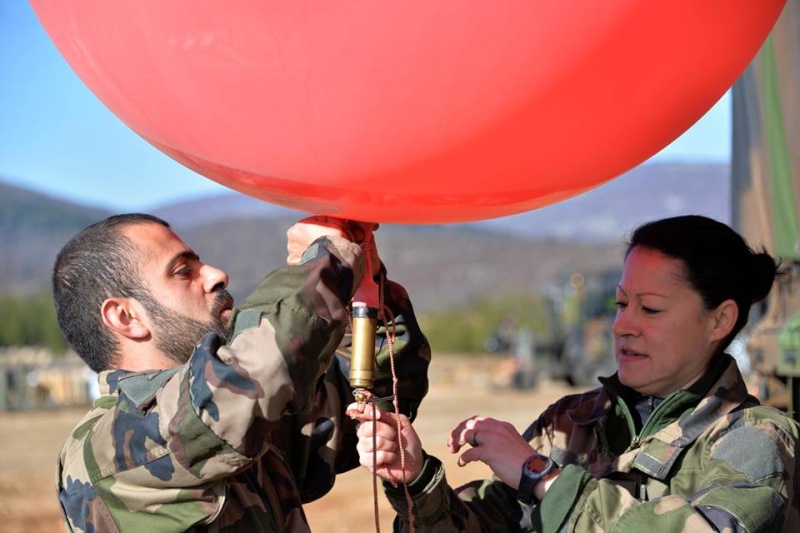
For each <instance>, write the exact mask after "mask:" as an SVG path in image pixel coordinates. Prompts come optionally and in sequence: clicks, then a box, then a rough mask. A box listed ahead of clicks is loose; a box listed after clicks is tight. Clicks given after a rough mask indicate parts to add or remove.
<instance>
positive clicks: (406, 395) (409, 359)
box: [58, 239, 430, 533]
mask: <svg viewBox="0 0 800 533" xmlns="http://www.w3.org/2000/svg"><path fill="white" fill-rule="evenodd" d="M363 270H364V262H363V259H362V256H361V254H360V252H359V249H358V247H357V245H354V244H352V243H349V242H346V241H344V240H342V239H321V240H318V241H316V242H315V244H314V245H312V246H311V247H310V248H309V250H308V251H307V252H306V255H305V256H304V261H303V264H301V265H298V266H293V267H286V268H283V269H280V270H277V271H275V272H273V273H272V274H270V275H269V276H267V277H266V278H265V279H264V281H263V282H262V283H261V284H260V286H259V287H258V289H257V290H256V291H255V292H254V293H253V295H251V296H250V297H249V298H248V299H247V300H246V301H245V302H244V304H243V305H242V306H241V308H239V309H237V310H236V312H235V317H234V328H233V334H232V336H231V341H230V342H229V343H228V345H222V344H221V342H220V339H219V337H217V336H216V335H214V334H209V335H207V336H206V337H205V338H204V339H203V341H202V342H201V344H200V345H199V346H198V347H197V348H196V349H195V352H194V353H193V354H192V357H191V358H190V360H189V361H188V362H187V363H186V364H184V365H182V366H180V367H178V368H175V369H170V370H161V371H153V372H139V373H132V372H126V371H124V370H116V371H106V372H103V373H101V375H100V376H99V379H100V383H101V387H102V396H101V397H100V398H99V399H98V400H97V401H96V402H95V403H94V405H93V406H92V409H91V410H90V411H89V413H88V414H87V415H86V416H85V417H84V419H83V420H82V421H81V422H80V423H79V424H78V426H77V427H76V428H75V430H74V431H73V432H72V434H71V436H70V437H69V438H68V439H67V442H66V443H65V444H64V447H63V448H62V450H61V455H60V461H59V472H58V493H59V499H60V502H61V506H62V509H63V512H64V515H65V517H66V522H67V526H68V528H69V529H71V530H74V531H85V532H87V533H88V532H107V531H142V532H146V533H156V532H166V531H174V532H178V531H248V532H255V531H287V532H296V531H308V529H309V528H308V524H307V521H306V517H305V515H304V513H303V509H302V506H301V504H302V503H303V502H307V501H311V500H314V499H316V498H318V497H320V496H321V495H323V494H325V493H326V492H327V491H328V490H330V488H331V486H332V485H333V482H334V478H335V476H336V474H337V473H340V472H344V471H346V470H349V469H351V468H354V467H356V466H357V465H358V455H357V452H356V450H355V443H356V442H357V438H356V435H355V431H356V426H355V424H354V422H353V421H352V420H350V419H349V418H348V417H347V416H345V413H344V410H345V408H346V406H347V404H348V403H350V402H351V401H352V390H351V389H350V387H349V385H348V381H347V358H346V354H347V350H346V344H347V337H346V329H347V325H348V311H347V309H346V305H347V303H348V302H349V300H350V298H351V296H352V294H353V291H354V289H355V286H356V285H357V284H358V283H359V281H360V278H361V276H362V274H363ZM385 292H386V296H385V300H386V305H387V306H388V307H389V308H390V309H391V310H392V312H393V314H394V317H395V323H396V327H397V329H396V335H397V342H396V343H395V345H394V351H395V354H396V356H397V368H396V373H397V375H398V377H399V379H400V382H399V391H400V392H399V396H400V397H401V398H400V400H401V401H400V405H401V408H402V409H403V410H404V411H405V412H406V413H407V414H409V415H411V416H413V415H414V414H415V413H416V409H417V407H418V405H419V403H420V401H421V400H422V398H423V396H424V395H425V393H426V392H427V386H428V381H427V367H428V362H429V360H430V352H429V348H428V345H427V341H426V340H425V338H424V336H423V335H422V334H421V332H420V331H419V328H418V326H417V323H416V320H415V318H414V315H413V311H412V308H411V305H410V302H409V300H408V297H407V294H406V293H405V291H404V290H403V289H402V288H401V287H400V286H398V285H396V284H393V283H390V284H389V285H388V287H387V289H386V291H385ZM385 340H386V339H385V336H384V335H381V334H380V332H379V335H378V342H380V343H381V346H380V351H379V353H378V367H379V368H378V372H377V375H378V378H377V379H376V386H375V389H374V392H375V394H376V395H378V396H381V395H388V394H390V393H391V390H392V388H391V373H390V371H389V360H388V356H387V352H388V348H387V346H385ZM341 346H345V348H344V349H341V348H340V351H339V352H338V353H335V352H336V350H337V347H341Z"/></svg>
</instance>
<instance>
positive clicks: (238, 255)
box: [0, 164, 730, 310]
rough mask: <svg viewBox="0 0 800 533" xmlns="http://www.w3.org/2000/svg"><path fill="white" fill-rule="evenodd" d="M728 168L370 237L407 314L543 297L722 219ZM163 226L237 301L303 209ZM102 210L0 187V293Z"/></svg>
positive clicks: (263, 209) (207, 209) (225, 198)
mask: <svg viewBox="0 0 800 533" xmlns="http://www.w3.org/2000/svg"><path fill="white" fill-rule="evenodd" d="M728 190H729V186H728V167H727V166H726V165H721V164H719V165H716V164H691V165H643V166H640V167H638V168H637V169H635V170H633V171H631V172H629V173H628V174H626V175H624V176H622V177H620V178H618V179H616V180H614V181H612V182H610V183H607V184H606V185H603V186H602V187H598V188H597V189H595V190H593V191H590V192H588V193H586V194H584V195H581V196H579V197H576V198H573V199H570V200H567V201H565V202H562V203H560V204H556V205H553V206H548V207H545V208H542V209H539V210H535V211H531V212H528V213H522V214H519V215H515V216H512V217H506V218H502V219H496V220H489V221H482V222H476V223H470V224H453V225H441V226H437V225H420V226H413V225H409V226H404V225H391V224H384V225H382V227H381V229H380V230H379V232H378V234H377V240H378V246H379V248H380V250H381V256H382V257H383V259H384V260H385V262H386V263H387V265H388V266H389V270H390V275H391V276H392V277H393V278H394V279H397V280H398V281H401V282H402V283H404V284H405V285H406V286H407V287H408V288H409V290H410V291H411V292H412V293H413V297H414V298H413V299H414V302H415V305H416V307H417V308H418V309H419V310H424V309H429V308H434V307H442V306H447V305H450V304H453V303H463V302H467V301H469V300H472V299H474V298H478V297H481V296H485V295H490V294H502V293H505V292H512V291H521V290H547V287H549V286H552V285H553V284H555V283H558V282H559V281H560V280H563V279H564V277H565V276H567V275H568V274H569V273H571V272H574V271H582V272H591V271H598V270H603V269H607V268H612V267H617V266H619V265H620V263H621V252H620V244H619V243H620V242H621V240H622V238H623V237H624V236H625V235H626V234H627V233H628V232H629V231H630V230H631V229H633V227H635V226H636V225H638V224H640V223H641V222H644V221H646V220H651V219H654V218H659V217H663V216H669V215H674V214H679V213H702V214H708V215H710V216H713V217H715V218H718V219H720V220H723V221H727V220H728V219H729V217H730V215H729V213H730V208H729V199H728V195H729V192H728ZM152 212H153V213H154V214H156V215H158V216H161V217H163V218H164V219H165V220H167V221H169V222H170V223H171V224H172V225H173V227H174V228H175V229H176V230H177V232H178V233H179V234H180V235H181V236H182V237H183V238H184V239H185V240H186V242H187V243H188V244H190V245H191V246H192V247H194V248H195V249H196V250H197V252H198V253H199V254H200V256H201V258H202V259H203V260H205V261H207V262H208V263H210V264H214V265H217V266H219V267H221V268H224V269H225V270H226V271H228V273H229V274H230V276H231V280H232V281H231V287H230V288H231V292H233V294H234V295H235V296H237V297H239V298H241V297H242V296H244V295H245V294H246V293H247V292H248V291H249V290H251V289H252V287H253V286H254V285H255V284H256V283H258V281H259V280H260V279H261V278H262V277H263V275H264V274H266V273H267V272H269V271H271V270H274V269H275V268H277V267H279V266H281V265H283V264H284V261H285V257H286V244H285V233H286V230H287V229H288V227H289V226H290V225H291V224H292V223H293V222H294V221H295V220H297V218H299V217H302V216H305V215H304V214H303V213H299V212H296V211H291V210H288V209H284V208H282V207H277V206H273V205H270V204H266V203H264V202H261V201H259V200H255V199H252V198H249V197H247V196H244V195H241V194H238V193H230V194H225V195H220V196H215V197H211V198H207V199H203V200H195V201H192V202H180V203H176V204H174V205H169V206H165V207H162V208H158V209H155V210H153V211H152ZM108 214H109V213H106V212H104V211H102V210H98V209H91V208H86V207H82V206H79V205H75V204H72V203H69V202H64V201H61V200H58V199H55V198H51V197H47V196H44V195H41V194H38V193H34V192H31V191H28V190H25V189H21V188H18V187H11V186H8V185H4V184H3V183H2V182H1V181H0V244H2V247H3V253H2V254H0V294H2V293H17V294H24V293H30V292H33V291H35V290H37V289H39V288H41V287H49V276H50V271H51V268H52V264H53V261H54V259H55V256H56V253H57V252H58V250H59V248H60V247H61V246H62V245H63V243H64V242H66V241H67V239H68V238H69V237H70V236H72V235H73V234H75V233H76V232H77V231H79V230H80V229H81V228H83V227H85V226H86V225H88V224H90V223H91V222H94V221H96V220H99V219H101V218H103V217H105V216H107V215H108Z"/></svg>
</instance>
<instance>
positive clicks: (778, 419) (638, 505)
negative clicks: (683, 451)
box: [542, 407, 800, 532]
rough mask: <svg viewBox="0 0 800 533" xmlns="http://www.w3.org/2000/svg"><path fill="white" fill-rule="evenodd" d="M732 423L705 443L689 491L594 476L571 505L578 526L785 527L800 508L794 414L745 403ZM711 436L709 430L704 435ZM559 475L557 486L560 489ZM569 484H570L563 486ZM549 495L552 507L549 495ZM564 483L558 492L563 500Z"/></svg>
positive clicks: (622, 529) (750, 529)
mask: <svg viewBox="0 0 800 533" xmlns="http://www.w3.org/2000/svg"><path fill="white" fill-rule="evenodd" d="M735 416H736V419H735V420H734V421H733V423H732V424H731V426H730V427H729V428H727V430H726V431H724V432H723V431H720V432H717V436H716V437H715V438H714V439H712V440H711V441H710V442H707V443H698V445H696V448H697V450H696V451H695V453H697V454H698V455H700V456H699V457H686V458H685V459H684V462H683V465H684V466H683V468H687V467H689V466H690V465H691V463H692V462H694V463H696V465H697V466H696V467H695V468H696V469H697V476H698V481H697V483H696V485H695V487H698V488H696V489H694V491H693V493H692V494H690V495H688V496H681V495H677V494H672V495H667V496H663V497H660V498H655V499H651V500H649V501H644V502H642V501H639V500H638V499H636V498H634V497H633V496H632V495H631V494H630V493H629V492H627V491H626V490H624V489H622V488H620V487H619V486H617V485H615V484H614V483H613V481H610V480H606V479H600V480H594V479H593V480H590V481H588V482H587V483H586V484H585V486H584V487H583V489H582V490H581V492H580V494H579V496H578V498H577V502H576V505H575V508H574V510H573V511H572V512H571V513H570V514H571V519H570V520H569V530H570V531H595V530H598V529H602V530H613V531H618V532H637V531H644V530H647V529H649V530H653V525H654V524H658V530H659V531H730V532H745V531H746V532H754V531H764V532H767V531H781V530H783V526H784V524H785V522H786V520H787V517H788V516H790V515H791V514H793V515H794V516H795V518H794V519H795V520H796V516H797V513H798V504H797V502H796V499H797V494H796V492H795V490H796V488H795V486H796V484H797V483H798V480H797V478H796V468H797V467H796V462H795V458H796V453H797V447H798V442H800V435H798V427H797V425H796V424H795V423H794V422H793V421H792V420H790V419H789V418H788V417H786V416H783V415H782V414H778V413H777V412H775V411H774V410H772V409H770V408H767V407H755V408H750V409H745V410H744V411H740V412H738V413H736V414H735ZM702 438H703V437H702V436H701V437H700V439H702ZM560 481H561V479H560V478H559V479H558V480H557V481H556V482H555V483H554V484H553V485H552V487H551V489H550V491H553V489H556V487H557V486H558V484H559V482H560ZM563 488H564V487H562V489H563ZM550 491H548V493H547V495H545V498H544V501H543V502H542V513H545V512H546V511H547V508H546V506H547V502H548V496H551V494H550ZM559 492H561V491H559V490H558V489H557V490H556V491H555V492H554V494H553V495H552V496H553V497H554V498H553V501H554V502H555V499H556V497H557V496H558V493H559Z"/></svg>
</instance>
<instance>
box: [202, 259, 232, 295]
mask: <svg viewBox="0 0 800 533" xmlns="http://www.w3.org/2000/svg"><path fill="white" fill-rule="evenodd" d="M203 286H204V288H205V290H206V292H214V291H217V290H221V289H224V288H225V287H227V286H228V274H226V273H225V271H224V270H220V269H219V268H216V267H213V266H211V265H203Z"/></svg>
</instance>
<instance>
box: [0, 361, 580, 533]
mask: <svg viewBox="0 0 800 533" xmlns="http://www.w3.org/2000/svg"><path fill="white" fill-rule="evenodd" d="M508 371H509V367H508V366H507V364H506V362H504V361H502V360H501V359H498V358H475V357H469V358H467V357H457V356H449V357H448V356H440V357H438V358H435V359H434V362H433V363H432V365H431V390H430V393H429V394H428V397H427V398H426V399H425V402H424V403H423V406H422V410H421V413H420V416H419V418H418V419H417V422H416V423H415V427H416V428H417V431H418V432H419V433H420V435H421V437H422V441H423V443H424V444H425V448H426V450H427V451H428V452H429V453H431V454H433V455H436V456H437V457H439V458H440V459H442V461H443V462H444V464H445V467H446V469H447V473H448V474H447V475H448V478H449V480H450V482H451V483H453V484H460V483H464V482H466V481H470V480H472V479H479V478H483V477H486V476H488V475H489V470H488V468H487V467H485V466H483V465H468V466H466V467H463V468H460V467H458V466H457V465H456V462H455V461H456V456H452V455H450V454H449V453H448V452H447V451H446V449H445V446H444V445H445V442H446V440H447V436H448V434H449V431H450V429H451V428H452V427H453V426H454V425H455V424H456V423H457V422H458V421H460V420H461V419H463V418H466V417H469V416H472V415H475V414H481V415H485V416H492V417H495V418H499V419H503V420H507V421H509V422H511V423H512V424H514V425H515V426H516V427H517V429H519V430H522V429H524V427H525V426H526V425H527V424H528V423H529V422H530V421H532V420H533V418H534V417H535V416H536V415H537V414H538V413H540V412H541V411H542V410H543V409H544V408H546V407H547V406H548V405H549V404H550V403H552V402H553V401H555V400H556V399H558V398H559V397H561V396H563V395H564V394H566V393H569V392H571V391H572V390H573V389H570V388H569V387H567V386H566V385H564V384H562V383H558V382H549V381H545V382H541V383H539V384H538V385H537V386H536V387H535V388H534V389H531V390H528V391H514V390H510V389H508V388H507V387H504V386H503V385H504V384H505V383H506V381H507V378H508ZM83 414H84V411H83V410H74V409H70V410H52V411H32V412H31V411H28V412H12V413H0V428H2V431H0V531H2V532H8V533H17V532H20V533H22V532H25V533H45V532H46V533H50V532H53V531H62V530H63V526H62V522H61V518H60V514H59V510H58V504H57V500H56V496H55V488H54V476H55V465H56V462H55V460H56V456H57V454H58V450H59V447H60V446H61V443H62V442H63V440H64V438H65V437H66V435H67V434H68V433H69V431H70V430H71V429H72V427H73V425H74V424H75V423H76V422H77V420H79V419H80V417H81V416H82V415H83ZM379 490H380V489H379ZM378 503H379V506H378V511H379V512H378V515H379V521H380V531H383V532H388V531H391V522H392V519H393V516H394V515H393V513H392V511H391V508H390V507H389V505H388V503H386V501H385V499H384V498H383V495H382V494H379V495H378ZM306 513H307V515H308V519H309V522H310V523H311V528H312V530H313V531H315V532H322V533H338V532H354V533H360V532H365V533H368V532H371V531H376V530H377V528H376V524H375V509H374V497H373V480H372V476H371V475H370V474H369V473H368V472H366V471H365V470H363V469H359V470H356V471H353V472H348V473H347V474H344V475H341V476H339V477H338V478H337V482H336V486H335V487H334V489H333V490H332V491H331V492H330V493H329V494H328V495H327V496H325V497H324V498H322V499H321V500H319V501H317V502H314V503H312V504H309V505H307V506H306Z"/></svg>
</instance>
